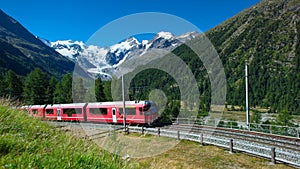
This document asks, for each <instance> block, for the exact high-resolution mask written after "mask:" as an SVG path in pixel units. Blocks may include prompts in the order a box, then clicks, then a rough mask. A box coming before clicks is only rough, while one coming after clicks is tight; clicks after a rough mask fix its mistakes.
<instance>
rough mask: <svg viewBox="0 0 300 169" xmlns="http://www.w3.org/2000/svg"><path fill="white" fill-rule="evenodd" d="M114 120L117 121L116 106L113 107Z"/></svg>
mask: <svg viewBox="0 0 300 169" xmlns="http://www.w3.org/2000/svg"><path fill="white" fill-rule="evenodd" d="M112 120H113V123H117V116H116V108H112Z"/></svg>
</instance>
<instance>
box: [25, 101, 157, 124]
mask: <svg viewBox="0 0 300 169" xmlns="http://www.w3.org/2000/svg"><path fill="white" fill-rule="evenodd" d="M22 108H23V109H25V110H27V111H28V113H29V114H30V115H31V116H33V117H38V118H43V119H46V120H55V121H79V122H96V123H113V124H118V123H123V122H124V116H123V102H122V101H117V102H94V103H70V104H53V105H50V104H49V105H30V106H23V107H22ZM125 112H126V123H127V124H145V125H150V124H152V123H153V122H154V121H155V120H156V119H157V118H158V110H157V107H156V105H155V104H154V102H152V101H148V100H146V101H138V102H137V101H126V102H125Z"/></svg>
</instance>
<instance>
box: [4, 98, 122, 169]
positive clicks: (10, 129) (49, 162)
mask: <svg viewBox="0 0 300 169" xmlns="http://www.w3.org/2000/svg"><path fill="white" fill-rule="evenodd" d="M0 135H1V136H0V168H124V166H126V164H124V162H123V161H122V159H121V158H118V157H116V156H114V155H112V154H109V153H107V152H105V151H103V150H101V149H100V148H99V147H98V146H96V145H95V144H94V143H93V142H91V141H89V140H85V139H80V138H78V137H75V136H72V135H69V134H67V133H65V132H63V131H61V130H58V129H57V128H56V127H54V126H51V125H49V124H47V123H44V122H42V121H40V120H38V119H35V118H32V117H29V116H28V114H26V113H24V112H22V111H20V110H18V109H11V108H9V107H8V106H5V105H4V106H3V104H0Z"/></svg>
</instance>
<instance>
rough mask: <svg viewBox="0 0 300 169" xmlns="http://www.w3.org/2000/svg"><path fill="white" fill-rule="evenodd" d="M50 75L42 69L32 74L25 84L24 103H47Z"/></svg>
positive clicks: (35, 70) (28, 76) (37, 69)
mask: <svg viewBox="0 0 300 169" xmlns="http://www.w3.org/2000/svg"><path fill="white" fill-rule="evenodd" d="M48 85H49V79H48V75H47V74H46V73H44V72H42V70H41V69H40V68H36V69H34V70H33V71H32V72H30V73H29V74H28V75H27V77H26V79H25V82H24V92H23V96H24V102H25V103H26V104H45V103H46V102H47V88H48Z"/></svg>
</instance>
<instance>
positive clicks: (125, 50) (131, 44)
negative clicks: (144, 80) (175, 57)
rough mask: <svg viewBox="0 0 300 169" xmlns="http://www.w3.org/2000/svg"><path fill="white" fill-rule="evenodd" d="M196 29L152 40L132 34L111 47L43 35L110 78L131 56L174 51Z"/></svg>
mask: <svg viewBox="0 0 300 169" xmlns="http://www.w3.org/2000/svg"><path fill="white" fill-rule="evenodd" d="M197 35H198V33H196V32H188V33H186V34H183V35H180V36H177V37H176V36H174V35H173V34H172V33H170V32H159V33H158V34H156V36H154V38H153V39H152V40H142V41H141V42H139V41H138V40H137V39H136V38H135V37H130V38H128V39H126V40H124V41H122V42H120V43H117V44H115V45H112V46H110V47H99V46H93V45H89V46H88V45H85V44H84V43H83V42H80V41H72V40H65V41H61V40H60V41H56V42H49V41H47V40H45V39H42V38H40V40H41V41H42V42H44V43H45V44H46V45H48V46H50V47H52V48H54V49H55V50H56V51H57V52H59V53H60V54H62V55H63V56H66V57H68V58H70V59H71V60H74V61H77V62H78V63H79V64H81V66H82V67H84V68H85V69H86V70H87V71H88V72H90V73H93V74H98V75H99V74H100V76H101V77H102V78H105V79H106V78H110V75H109V73H108V72H110V69H114V68H116V67H118V66H119V65H120V64H122V63H123V62H124V61H126V60H127V59H129V58H131V57H138V56H140V55H143V54H145V53H146V52H147V51H148V50H150V49H164V50H167V51H171V50H173V49H174V48H176V47H177V46H179V45H180V44H182V43H184V42H185V41H187V40H190V39H192V38H194V37H195V36H197Z"/></svg>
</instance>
